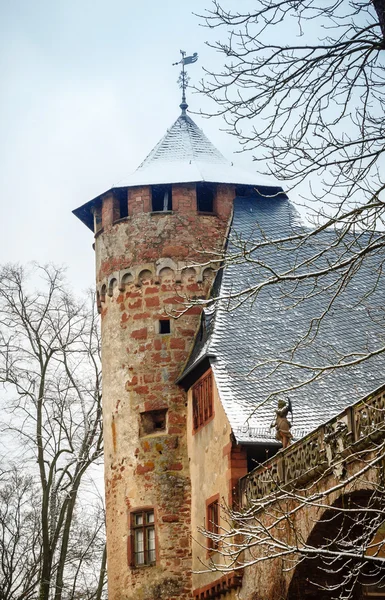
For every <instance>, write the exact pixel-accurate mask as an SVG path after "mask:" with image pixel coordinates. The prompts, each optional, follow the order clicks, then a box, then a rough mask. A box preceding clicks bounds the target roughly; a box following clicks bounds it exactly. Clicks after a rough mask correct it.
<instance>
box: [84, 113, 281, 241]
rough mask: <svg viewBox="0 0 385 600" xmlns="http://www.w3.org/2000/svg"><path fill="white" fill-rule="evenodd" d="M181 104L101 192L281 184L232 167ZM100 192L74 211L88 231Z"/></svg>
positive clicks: (90, 227) (92, 225)
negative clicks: (143, 154)
mask: <svg viewBox="0 0 385 600" xmlns="http://www.w3.org/2000/svg"><path fill="white" fill-rule="evenodd" d="M180 106H181V108H182V114H181V115H180V116H179V117H178V119H177V120H176V121H175V123H174V124H173V125H172V126H171V127H170V129H168V131H167V133H166V135H165V136H164V137H163V138H162V139H161V140H160V142H158V144H157V145H156V146H155V148H154V149H153V150H151V152H150V154H149V155H148V156H147V158H145V160H144V161H143V162H142V163H141V164H140V165H139V167H138V168H137V169H136V171H134V172H133V173H132V174H131V175H129V176H128V177H126V178H125V179H122V180H121V181H119V182H118V183H116V184H115V185H113V186H112V187H111V188H110V189H109V190H106V191H105V192H103V194H105V193H107V192H109V191H111V190H117V189H121V188H126V187H134V186H141V185H157V184H162V183H168V184H173V183H197V182H201V181H207V182H210V183H230V184H231V183H232V184H238V185H252V186H260V187H274V188H277V187H279V188H280V184H279V183H278V182H277V181H275V180H274V179H266V178H265V177H262V176H261V175H259V174H258V173H254V172H249V171H245V170H243V169H239V168H238V167H234V165H233V163H231V162H230V161H228V160H227V159H226V158H225V157H224V156H223V154H221V153H220V152H219V150H218V149H217V148H216V147H215V146H214V145H213V144H212V143H211V142H210V140H209V139H208V138H207V137H206V136H205V134H204V133H203V131H202V130H201V129H199V127H198V125H197V124H196V123H194V121H193V120H192V119H191V118H190V117H189V116H188V115H186V110H185V106H183V105H180ZM103 194H100V195H99V196H97V197H96V198H93V199H92V200H90V201H89V202H86V204H83V205H82V206H79V208H76V209H75V210H74V211H73V213H74V214H75V215H76V216H77V217H78V218H79V219H80V220H81V221H82V222H83V223H84V224H85V225H87V227H88V228H89V229H91V231H93V227H94V224H93V213H92V208H93V206H94V204H95V202H96V201H98V200H99V199H100V198H101V197H102V196H103Z"/></svg>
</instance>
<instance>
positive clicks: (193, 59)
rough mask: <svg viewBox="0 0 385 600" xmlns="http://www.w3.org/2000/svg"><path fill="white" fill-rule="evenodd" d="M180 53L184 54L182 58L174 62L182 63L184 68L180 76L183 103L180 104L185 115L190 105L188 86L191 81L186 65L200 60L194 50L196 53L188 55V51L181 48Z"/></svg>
mask: <svg viewBox="0 0 385 600" xmlns="http://www.w3.org/2000/svg"><path fill="white" fill-rule="evenodd" d="M180 53H181V55H182V58H181V60H179V61H178V62H176V63H173V66H175V65H182V70H181V72H180V75H179V77H178V83H179V87H180V88H181V90H182V103H181V104H180V105H179V106H180V108H181V109H182V115H185V114H186V108H187V106H188V104H187V103H186V88H187V86H188V82H189V81H190V77H189V76H188V75H187V73H186V71H185V66H186V65H191V64H192V63H195V62H196V61H197V60H198V53H197V52H194V54H193V55H192V56H186V52H185V51H184V50H180Z"/></svg>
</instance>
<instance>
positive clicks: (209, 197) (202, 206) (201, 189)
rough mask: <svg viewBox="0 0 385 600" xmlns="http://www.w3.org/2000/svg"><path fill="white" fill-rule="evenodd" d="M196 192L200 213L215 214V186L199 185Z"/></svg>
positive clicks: (208, 184)
mask: <svg viewBox="0 0 385 600" xmlns="http://www.w3.org/2000/svg"><path fill="white" fill-rule="evenodd" d="M196 192H197V209H198V212H204V213H213V212H214V196H215V188H214V186H213V185H212V184H210V183H197V184H196Z"/></svg>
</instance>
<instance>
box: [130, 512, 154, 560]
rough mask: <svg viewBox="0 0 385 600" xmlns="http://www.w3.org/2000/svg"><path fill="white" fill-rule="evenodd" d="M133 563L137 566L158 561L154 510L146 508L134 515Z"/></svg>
mask: <svg viewBox="0 0 385 600" xmlns="http://www.w3.org/2000/svg"><path fill="white" fill-rule="evenodd" d="M132 531H133V559H134V560H133V563H134V565H135V566H136V567H141V566H143V565H153V564H155V562H156V549H155V520H154V511H153V510H146V511H142V512H136V513H133V515H132Z"/></svg>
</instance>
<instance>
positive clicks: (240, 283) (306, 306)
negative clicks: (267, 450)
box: [186, 198, 385, 442]
mask: <svg viewBox="0 0 385 600" xmlns="http://www.w3.org/2000/svg"><path fill="white" fill-rule="evenodd" d="M298 227H299V225H298V220H297V218H296V214H295V211H294V210H293V208H292V206H291V205H290V203H289V202H288V201H287V200H286V201H285V200H266V199H262V198H250V199H246V198H237V199H236V200H235V203H234V220H233V224H232V227H231V231H230V242H229V251H230V252H234V251H236V248H235V246H234V244H233V243H232V241H231V240H233V241H234V242H235V245H239V242H240V240H243V241H244V242H246V243H247V244H248V245H250V244H251V243H252V240H255V239H256V238H261V236H263V235H266V237H267V238H269V237H270V238H277V237H278V236H279V237H282V236H284V235H285V234H290V233H292V232H293V228H294V229H295V230H298ZM313 239H314V238H313ZM333 241H335V234H334V233H333V232H325V233H324V234H322V236H320V237H318V236H317V240H316V241H312V242H308V243H306V244H305V245H303V246H302V247H301V249H300V250H298V249H296V248H295V247H294V246H293V245H292V244H291V243H285V244H282V245H281V246H282V248H281V250H279V251H277V250H276V249H275V248H274V249H273V248H272V247H268V246H267V247H266V248H264V249H259V250H258V251H257V253H256V254H255V255H254V259H257V260H258V263H259V264H251V263H248V262H244V261H242V262H241V263H239V264H228V265H227V266H226V267H225V269H224V271H223V276H222V281H221V285H220V295H221V296H231V295H234V294H236V292H237V291H240V290H242V289H245V288H247V287H248V286H253V285H255V284H256V283H258V282H260V281H261V279H262V276H263V275H266V273H268V271H267V268H266V267H267V265H269V267H271V268H273V269H274V270H275V271H278V272H283V271H285V270H286V269H288V268H289V267H290V266H293V265H300V263H302V262H303V261H304V260H306V259H307V258H308V257H309V256H313V254H314V253H315V252H320V251H322V250H324V249H325V248H327V247H329V246H330V243H331V242H333ZM352 241H353V238H349V240H348V239H347V240H346V245H345V247H344V252H345V253H346V256H347V255H348V254H349V253H350V252H354V251H356V250H357V249H359V244H360V243H361V242H362V239H361V240H359V241H357V243H355V242H354V241H353V244H352ZM349 244H352V245H351V247H350V248H349V247H348V245H349ZM337 252H342V248H340V249H338V248H336V249H335V250H332V251H329V254H328V255H329V258H332V254H333V253H337ZM378 258H379V257H378V256H372V257H371V258H370V259H369V260H367V261H366V262H365V263H363V264H362V266H361V267H360V269H359V270H358V272H357V273H355V274H354V277H353V278H352V279H351V280H350V281H349V282H348V283H347V285H346V287H345V288H344V289H343V290H342V291H341V294H340V295H339V296H338V299H337V300H336V302H335V303H334V304H333V306H332V309H331V310H330V311H328V312H326V314H325V316H324V318H323V319H322V321H321V324H320V329H319V331H318V334H317V336H316V337H315V339H314V340H313V341H310V339H309V343H307V344H305V345H303V344H300V345H299V346H298V348H297V350H296V351H295V353H294V355H293V357H292V358H293V360H294V362H296V363H299V364H307V365H309V364H310V365H311V366H312V367H319V366H322V365H327V364H330V363H335V362H336V361H338V360H339V359H340V358H341V357H342V356H344V355H346V354H348V353H350V352H352V351H354V352H362V353H366V352H367V350H374V349H375V348H378V347H380V346H384V345H385V332H384V319H385V314H384V313H385V309H384V307H385V289H384V282H382V281H381V278H380V280H378V276H379V275H380V273H379V270H378V265H379V263H380V262H381V261H379V260H378ZM325 261H326V259H325V257H322V256H321V257H320V258H319V259H318V260H317V265H318V266H321V265H325V264H326V262H325ZM298 268H299V269H300V270H301V271H302V272H305V270H306V268H307V267H305V266H303V267H299V266H298ZM270 273H271V271H270ZM382 279H383V278H382ZM336 281H337V278H336V275H328V276H326V277H325V278H323V280H322V281H321V280H319V281H318V283H317V286H316V287H313V284H314V281H313V280H310V279H309V280H306V279H305V280H304V281H303V282H302V283H301V284H300V285H299V286H294V285H292V284H286V286H280V287H278V286H270V287H265V288H264V289H263V290H262V291H261V292H260V293H259V294H258V296H257V297H253V298H250V299H249V300H247V301H245V302H244V303H243V304H242V305H241V306H238V308H235V305H236V303H237V301H236V300H235V299H233V300H230V301H229V300H223V301H221V302H220V304H219V305H218V306H217V308H216V311H215V317H214V324H213V322H211V324H210V327H209V330H208V334H207V339H202V340H199V341H197V343H196V347H195V348H194V351H193V353H192V356H191V359H190V362H189V364H188V365H187V368H186V369H188V370H189V371H191V369H192V368H193V367H194V364H196V362H197V360H198V359H199V358H201V357H202V356H203V355H205V354H210V355H215V357H216V359H215V360H212V361H211V362H212V367H213V371H214V374H215V379H216V382H217V385H218V388H219V392H220V397H221V400H222V403H223V406H224V409H225V411H226V414H227V416H228V418H229V420H230V424H231V426H232V429H233V432H234V434H235V436H236V438H237V439H238V440H239V441H240V442H266V440H267V439H274V435H275V433H274V431H273V430H270V424H271V422H272V420H273V419H274V416H275V413H274V411H275V408H276V405H277V397H274V398H270V400H268V401H267V402H265V403H264V404H263V405H261V403H263V402H264V401H265V400H266V398H269V396H270V395H271V394H274V393H276V392H279V391H281V393H280V394H279V396H278V397H283V398H286V397H287V396H290V399H291V401H292V404H293V413H294V415H293V429H292V431H293V433H294V435H295V437H302V435H304V434H305V433H307V432H309V431H310V430H312V429H313V428H315V427H317V426H318V425H320V424H321V423H322V422H324V421H325V420H327V419H330V418H331V417H332V416H334V415H336V414H338V413H339V412H340V411H341V410H342V409H343V408H344V407H346V406H347V405H348V404H351V403H353V402H355V401H356V400H358V399H359V398H360V397H362V396H364V395H365V394H367V393H370V392H371V391H372V390H373V389H375V388H376V387H378V385H380V383H382V382H383V380H384V372H385V370H384V367H385V364H384V363H385V360H384V355H383V354H382V355H379V356H377V357H373V358H371V359H370V360H368V361H365V362H363V363H361V364H357V365H356V366H354V367H349V368H345V369H338V370H334V371H330V372H327V373H325V374H324V375H323V376H321V377H320V378H319V379H316V380H315V381H313V382H312V383H309V384H308V385H306V386H304V387H299V388H298V389H290V388H295V387H296V386H298V385H299V384H301V382H303V381H304V380H307V379H309V378H311V377H312V376H313V375H314V374H315V373H316V371H315V370H313V369H310V370H306V369H303V368H300V367H293V366H289V365H278V364H277V363H276V362H275V359H276V358H277V357H279V358H282V359H290V352H289V351H290V349H291V348H293V346H294V345H295V343H296V342H298V341H299V340H300V339H301V337H302V336H303V334H304V333H305V332H306V330H307V327H308V326H309V323H310V321H311V319H312V318H314V317H317V316H321V315H322V314H323V313H324V311H325V309H326V308H327V306H328V303H329V302H330V300H331V298H332V297H333V295H334V293H335V291H336ZM376 284H377V285H376ZM374 288H375V289H374ZM321 290H322V292H321ZM370 291H371V292H372V293H370V294H369V295H367V296H366V297H365V294H368V292H370ZM305 295H306V296H310V297H309V298H307V299H306V300H305V301H303V302H301V298H302V297H303V296H305ZM233 309H234V310H233ZM314 332H315V328H314V329H313V333H314ZM355 356H357V355H355ZM267 360H271V361H272V362H271V363H270V364H269V365H266V364H265V365H261V363H262V362H266V361H267ZM257 365H259V366H258V367H257V368H255V367H256V366H257ZM287 389H289V391H283V390H287Z"/></svg>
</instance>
